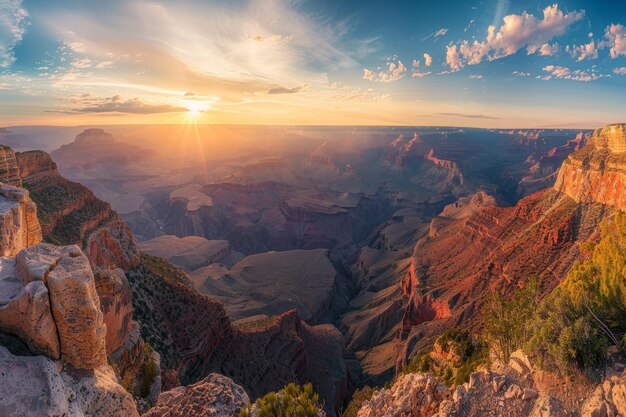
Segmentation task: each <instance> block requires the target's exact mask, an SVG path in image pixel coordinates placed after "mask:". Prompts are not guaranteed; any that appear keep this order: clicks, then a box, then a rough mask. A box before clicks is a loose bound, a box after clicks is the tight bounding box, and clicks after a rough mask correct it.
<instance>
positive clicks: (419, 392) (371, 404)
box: [357, 374, 450, 417]
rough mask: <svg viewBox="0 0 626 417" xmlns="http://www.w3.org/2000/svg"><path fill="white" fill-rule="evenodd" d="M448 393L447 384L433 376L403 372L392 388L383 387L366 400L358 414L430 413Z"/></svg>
mask: <svg viewBox="0 0 626 417" xmlns="http://www.w3.org/2000/svg"><path fill="white" fill-rule="evenodd" d="M448 397H450V393H449V391H448V388H447V387H446V386H445V385H443V384H442V383H441V382H439V381H437V380H436V379H435V378H434V377H432V376H430V375H427V374H407V375H403V376H400V377H399V378H398V380H397V381H396V382H395V383H394V384H393V385H392V386H391V388H385V389H382V390H380V391H378V392H376V393H375V394H374V395H373V396H372V398H371V399H370V400H369V401H365V402H364V404H363V406H362V407H361V409H360V410H359V413H358V414H357V417H382V416H385V417H386V416H389V417H391V416H400V415H410V416H411V417H430V416H433V415H434V414H435V413H436V412H437V410H438V409H439V405H440V404H441V402H442V401H444V400H445V399H447V398H448Z"/></svg>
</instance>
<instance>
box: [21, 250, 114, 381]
mask: <svg viewBox="0 0 626 417" xmlns="http://www.w3.org/2000/svg"><path fill="white" fill-rule="evenodd" d="M17 271H18V275H19V277H20V279H21V281H22V282H24V283H30V282H34V281H39V280H41V281H43V282H44V283H45V284H46V285H47V287H48V291H49V293H50V308H51V310H52V315H53V317H54V322H55V324H56V328H57V331H58V334H59V342H60V347H61V358H62V359H63V360H64V361H65V362H66V363H68V364H70V365H72V366H73V367H74V368H78V369H93V368H97V367H98V366H101V365H104V364H106V350H105V336H106V327H105V325H104V321H103V317H102V312H101V311H100V299H99V298H98V294H97V292H96V286H95V281H94V277H93V273H92V271H91V266H90V265H89V260H88V259H87V257H86V256H85V255H83V253H82V252H81V250H80V249H79V248H78V247H76V246H66V247H57V246H53V245H48V244H39V245H34V246H31V247H29V248H27V249H25V250H24V251H22V252H20V253H19V254H18V256H17Z"/></svg>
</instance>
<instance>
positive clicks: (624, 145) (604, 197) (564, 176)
mask: <svg viewBox="0 0 626 417" xmlns="http://www.w3.org/2000/svg"><path fill="white" fill-rule="evenodd" d="M624 132H626V125H610V126H608V127H606V128H604V129H599V130H596V131H595V132H594V133H593V136H592V138H591V140H590V143H589V145H587V146H585V147H584V148H582V149H581V150H580V151H578V152H575V153H573V154H571V155H570V156H569V157H568V159H567V160H566V161H565V162H564V163H563V166H562V167H561V170H560V171H559V174H558V178H557V181H556V184H555V185H554V188H555V189H556V190H558V191H559V192H561V193H564V194H566V195H568V196H570V197H571V198H573V199H574V200H575V201H576V202H579V203H599V204H605V205H609V206H613V207H616V208H618V209H620V210H626V191H625V190H626V139H625V137H626V136H625V133H624Z"/></svg>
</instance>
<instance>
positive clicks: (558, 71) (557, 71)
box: [543, 65, 571, 78]
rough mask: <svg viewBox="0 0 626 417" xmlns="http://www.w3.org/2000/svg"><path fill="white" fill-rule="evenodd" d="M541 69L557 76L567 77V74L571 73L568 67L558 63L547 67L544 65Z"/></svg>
mask: <svg viewBox="0 0 626 417" xmlns="http://www.w3.org/2000/svg"><path fill="white" fill-rule="evenodd" d="M543 70H544V71H547V72H549V73H551V74H552V75H553V76H555V77H557V78H563V77H567V76H568V75H570V74H571V71H570V69H569V68H567V67H561V66H558V65H548V66H547V67H544V68H543Z"/></svg>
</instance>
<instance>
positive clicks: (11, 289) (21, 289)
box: [0, 258, 60, 359]
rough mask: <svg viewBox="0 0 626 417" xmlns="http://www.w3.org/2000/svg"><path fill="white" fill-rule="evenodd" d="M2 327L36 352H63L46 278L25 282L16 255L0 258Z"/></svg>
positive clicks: (54, 355)
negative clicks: (19, 273)
mask: <svg viewBox="0 0 626 417" xmlns="http://www.w3.org/2000/svg"><path fill="white" fill-rule="evenodd" d="M0 331H2V332H5V333H9V334H13V335H15V336H17V337H19V338H20V339H21V340H22V341H24V342H25V343H26V344H27V345H28V348H29V349H30V350H31V351H32V352H33V353H36V354H41V355H46V356H48V357H50V358H53V359H58V358H59V356H60V348H59V336H58V333H57V327H56V324H55V322H54V318H53V316H52V310H51V308H50V294H49V292H48V288H47V287H46V286H45V284H44V283H43V281H33V282H29V283H26V284H24V282H23V281H22V280H21V279H20V277H19V275H18V272H17V267H16V263H15V259H14V258H0Z"/></svg>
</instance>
